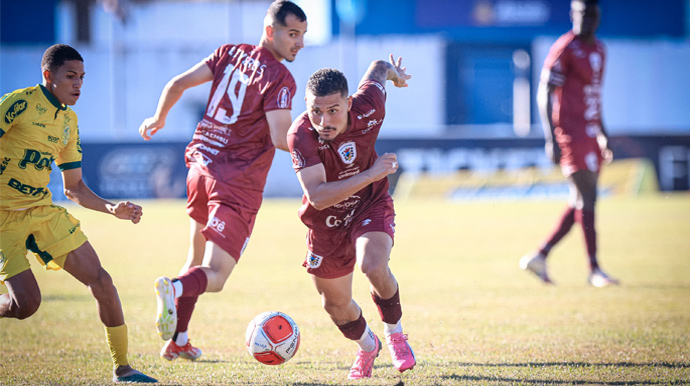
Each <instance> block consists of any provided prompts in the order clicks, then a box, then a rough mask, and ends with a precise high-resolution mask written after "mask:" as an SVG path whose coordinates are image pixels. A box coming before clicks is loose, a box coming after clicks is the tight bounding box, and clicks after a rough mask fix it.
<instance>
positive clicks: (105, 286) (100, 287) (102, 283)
mask: <svg viewBox="0 0 690 386" xmlns="http://www.w3.org/2000/svg"><path fill="white" fill-rule="evenodd" d="M87 285H88V287H89V289H91V293H92V294H93V296H94V297H95V298H96V299H102V298H105V297H110V296H112V294H114V293H115V292H116V289H115V285H114V284H113V278H112V277H110V274H109V273H108V272H107V271H106V270H105V269H103V268H99V269H98V274H97V275H96V276H95V277H94V278H93V280H91V281H90V282H89V283H87Z"/></svg>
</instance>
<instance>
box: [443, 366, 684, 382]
mask: <svg viewBox="0 0 690 386" xmlns="http://www.w3.org/2000/svg"><path fill="white" fill-rule="evenodd" d="M454 365H456V366H459V367H462V366H464V367H475V366H476V367H535V368H539V367H541V368H546V367H573V368H578V367H602V368H604V367H665V368H670V369H687V368H690V363H685V362H648V363H644V362H642V363H639V362H611V363H587V362H527V363H472V362H455V363H454ZM443 378H446V379H452V380H457V381H464V382H472V381H475V382H485V381H492V382H499V383H509V384H513V383H523V384H539V385H541V384H558V385H561V384H567V385H610V386H615V385H622V386H625V385H690V380H673V381H657V380H644V381H642V380H635V381H602V380H597V381H591V380H563V381H554V380H551V379H550V380H544V379H519V378H509V377H500V376H499V377H497V376H476V375H457V374H453V375H448V376H443Z"/></svg>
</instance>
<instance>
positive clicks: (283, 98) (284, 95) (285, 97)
mask: <svg viewBox="0 0 690 386" xmlns="http://www.w3.org/2000/svg"><path fill="white" fill-rule="evenodd" d="M290 99H292V98H290V89H289V88H287V87H283V88H281V89H280V92H279V93H278V107H279V108H281V109H287V108H288V107H290Z"/></svg>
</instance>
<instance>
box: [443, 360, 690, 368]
mask: <svg viewBox="0 0 690 386" xmlns="http://www.w3.org/2000/svg"><path fill="white" fill-rule="evenodd" d="M453 364H454V365H456V366H478V367H552V366H562V367H667V368H671V369H687V368H690V363H688V362H646V363H645V362H642V363H640V362H608V363H606V362H604V363H589V362H526V363H473V362H454V363H453Z"/></svg>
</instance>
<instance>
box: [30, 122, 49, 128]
mask: <svg viewBox="0 0 690 386" xmlns="http://www.w3.org/2000/svg"><path fill="white" fill-rule="evenodd" d="M31 124H32V125H34V126H38V127H46V125H44V124H42V123H41V122H31Z"/></svg>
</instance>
